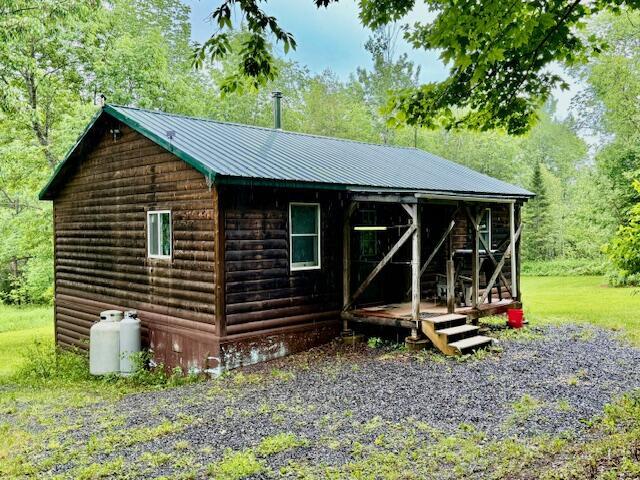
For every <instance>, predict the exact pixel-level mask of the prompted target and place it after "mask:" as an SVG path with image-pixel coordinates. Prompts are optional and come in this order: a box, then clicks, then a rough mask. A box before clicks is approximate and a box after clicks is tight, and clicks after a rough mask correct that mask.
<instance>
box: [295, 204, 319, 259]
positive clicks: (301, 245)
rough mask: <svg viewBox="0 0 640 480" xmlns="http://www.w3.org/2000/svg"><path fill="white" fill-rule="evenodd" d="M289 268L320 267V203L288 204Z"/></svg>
mask: <svg viewBox="0 0 640 480" xmlns="http://www.w3.org/2000/svg"><path fill="white" fill-rule="evenodd" d="M289 245H290V250H291V251H290V258H291V270H314V269H319V268H320V204H319V203H290V204H289Z"/></svg>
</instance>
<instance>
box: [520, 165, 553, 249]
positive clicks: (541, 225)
mask: <svg viewBox="0 0 640 480" xmlns="http://www.w3.org/2000/svg"><path fill="white" fill-rule="evenodd" d="M543 168H544V167H543V166H542V163H541V162H538V163H536V164H535V166H534V168H533V177H532V178H531V187H530V189H531V190H532V191H533V192H534V193H535V194H536V197H535V198H533V199H531V200H529V202H528V203H527V205H526V206H525V209H524V216H523V221H524V225H525V228H526V232H527V234H526V235H525V236H524V241H523V248H522V249H523V256H524V257H525V258H527V259H535V260H547V259H549V258H552V256H553V255H552V252H551V251H550V249H549V242H548V238H549V236H550V233H551V228H550V227H551V225H550V218H549V200H548V198H547V189H546V186H545V181H544V177H543Z"/></svg>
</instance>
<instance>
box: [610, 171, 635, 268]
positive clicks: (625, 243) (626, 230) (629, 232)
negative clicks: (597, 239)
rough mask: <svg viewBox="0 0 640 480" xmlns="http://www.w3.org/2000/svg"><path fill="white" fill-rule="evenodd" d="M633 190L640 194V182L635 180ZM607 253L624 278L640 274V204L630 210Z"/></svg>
mask: <svg viewBox="0 0 640 480" xmlns="http://www.w3.org/2000/svg"><path fill="white" fill-rule="evenodd" d="M633 188H634V189H635V190H636V192H638V194H640V181H638V180H635V181H634V182H633ZM605 251H606V253H607V254H608V255H609V258H610V259H611V260H612V262H613V264H614V266H615V267H616V268H617V269H618V270H619V272H620V273H621V274H622V275H623V276H630V275H638V274H640V202H637V203H635V204H634V205H633V206H632V207H631V208H630V209H629V217H628V219H627V221H626V222H625V223H624V224H623V225H620V226H619V227H618V230H617V231H616V234H615V235H614V237H613V238H612V240H611V242H610V243H609V244H608V245H607V246H606V248H605Z"/></svg>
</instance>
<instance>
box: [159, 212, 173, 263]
mask: <svg viewBox="0 0 640 480" xmlns="http://www.w3.org/2000/svg"><path fill="white" fill-rule="evenodd" d="M161 216H162V219H161V220H162V255H167V256H168V255H171V215H169V214H168V213H162V214H161Z"/></svg>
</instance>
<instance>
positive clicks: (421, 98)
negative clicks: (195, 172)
mask: <svg viewBox="0 0 640 480" xmlns="http://www.w3.org/2000/svg"><path fill="white" fill-rule="evenodd" d="M313 2H314V4H315V5H316V6H317V7H318V8H320V7H327V6H329V5H330V4H332V3H335V2H337V0H313ZM267 3H268V1H266V0H264V1H263V0H222V1H221V2H220V4H219V6H218V7H217V8H216V9H215V10H214V11H213V13H212V15H211V16H212V19H213V20H214V22H216V24H217V26H218V31H217V32H215V33H214V34H213V35H212V36H211V38H210V39H209V40H207V41H206V42H205V43H204V44H203V45H198V46H197V47H196V49H195V51H194V61H195V63H196V64H197V65H199V64H202V62H203V61H204V59H205V58H206V56H209V57H211V58H213V59H220V58H222V57H224V56H226V55H227V54H229V53H230V52H231V50H232V46H231V45H230V42H229V33H228V32H229V29H231V28H232V27H233V18H234V12H235V11H236V10H239V11H240V13H241V14H242V19H243V21H244V22H245V24H246V26H247V29H248V31H249V32H250V35H249V36H248V37H247V39H246V41H244V42H243V43H242V45H241V47H240V48H239V50H236V51H237V53H238V54H239V57H238V72H239V73H241V74H242V75H244V76H246V77H248V78H250V79H251V81H252V82H254V84H255V85H261V84H265V83H266V82H267V81H269V80H272V79H273V78H274V76H275V75H276V71H275V70H274V68H273V66H274V57H273V55H272V53H271V52H270V50H269V49H268V47H267V46H268V42H267V37H268V35H273V37H274V38H275V40H276V42H278V43H281V44H282V45H283V47H284V51H285V53H286V52H287V51H288V50H289V49H290V48H296V42H295V39H294V36H293V34H292V33H290V32H287V31H285V30H284V29H283V28H282V27H281V26H280V24H279V22H278V20H277V19H276V18H275V17H273V16H270V15H269V14H268V13H267V12H266V11H265V10H263V9H262V8H261V5H265V4H267ZM415 3H416V1H415V0H383V1H380V0H360V2H359V6H360V19H361V21H362V24H363V26H365V27H368V28H372V29H377V28H380V27H383V26H385V25H389V24H391V23H393V22H395V21H398V20H401V19H402V18H403V17H404V16H405V15H406V14H407V13H409V12H411V11H412V10H413V8H414V6H415ZM424 3H426V5H427V7H428V8H429V9H430V10H431V11H432V12H434V13H435V18H434V19H433V20H432V21H426V22H416V23H414V24H413V25H406V26H405V34H404V36H405V39H407V40H408V41H409V42H410V43H411V44H412V45H413V46H414V47H415V48H421V49H427V50H438V51H440V52H441V54H440V58H441V59H442V60H443V61H444V62H445V63H446V64H447V65H448V66H449V76H448V78H447V79H445V80H443V81H441V82H430V83H427V84H424V85H421V86H418V87H411V88H406V89H400V90H398V91H397V92H395V94H394V95H393V97H392V100H391V102H390V105H389V113H390V114H393V118H394V119H395V121H396V122H397V123H398V124H402V123H407V124H409V125H418V126H426V127H432V128H433V127H438V126H443V127H445V128H452V127H467V128H472V129H478V130H487V129H493V128H497V127H504V128H506V130H507V131H508V132H509V133H523V132H525V131H526V130H527V129H528V128H529V127H530V125H531V124H532V122H533V120H534V118H535V117H536V113H537V111H538V108H539V107H540V106H541V105H542V104H544V103H545V102H546V100H547V99H548V98H549V96H550V94H551V91H552V90H553V88H555V87H557V86H560V87H562V88H566V87H567V84H566V83H565V81H564V80H563V79H562V78H561V77H560V76H559V75H557V74H555V73H553V72H552V71H551V69H550V66H551V65H552V64H553V63H554V62H561V63H564V64H565V65H569V66H571V65H575V64H577V63H579V62H583V61H584V60H585V59H587V58H589V57H590V56H591V55H592V54H593V53H598V52H600V51H601V50H602V48H603V46H604V44H603V42H602V41H601V39H600V37H599V36H598V35H597V34H593V35H588V36H585V35H581V33H580V30H581V29H583V28H584V26H585V21H586V20H587V19H589V18H591V17H593V16H594V15H596V14H597V13H599V12H602V11H611V12H619V11H620V9H621V7H623V6H626V7H628V8H632V9H637V8H640V0H626V1H624V0H596V1H592V2H584V1H581V0H552V1H548V0H544V1H543V0H536V1H531V2H517V1H514V2H504V1H496V0H480V1H477V2H451V1H443V0H424ZM226 87H227V88H233V83H228V84H227V85H226Z"/></svg>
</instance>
